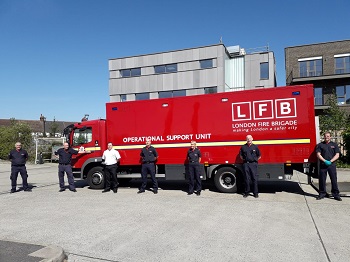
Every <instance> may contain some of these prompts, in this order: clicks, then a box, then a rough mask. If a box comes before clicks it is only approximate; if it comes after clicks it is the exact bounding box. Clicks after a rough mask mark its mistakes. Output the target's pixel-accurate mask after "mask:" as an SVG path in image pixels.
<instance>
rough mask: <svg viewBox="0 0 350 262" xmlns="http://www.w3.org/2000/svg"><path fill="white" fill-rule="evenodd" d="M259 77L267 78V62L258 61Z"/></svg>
mask: <svg viewBox="0 0 350 262" xmlns="http://www.w3.org/2000/svg"><path fill="white" fill-rule="evenodd" d="M260 79H269V63H268V62H265V63H260Z"/></svg>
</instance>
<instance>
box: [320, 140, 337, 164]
mask: <svg viewBox="0 0 350 262" xmlns="http://www.w3.org/2000/svg"><path fill="white" fill-rule="evenodd" d="M316 153H321V156H322V157H323V158H324V159H326V160H331V159H332V158H333V157H334V156H335V155H336V154H337V153H340V150H339V147H338V145H337V144H336V143H334V142H332V141H331V142H329V143H328V144H327V143H326V142H325V141H324V142H322V143H319V144H318V145H317V147H316Z"/></svg>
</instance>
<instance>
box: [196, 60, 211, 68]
mask: <svg viewBox="0 0 350 262" xmlns="http://www.w3.org/2000/svg"><path fill="white" fill-rule="evenodd" d="M199 64H200V67H201V69H204V68H212V67H213V59H205V60H200V61H199Z"/></svg>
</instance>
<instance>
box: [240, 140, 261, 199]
mask: <svg viewBox="0 0 350 262" xmlns="http://www.w3.org/2000/svg"><path fill="white" fill-rule="evenodd" d="M246 141H247V143H246V144H244V145H243V146H242V147H241V149H240V151H239V156H240V158H241V159H242V160H243V170H244V182H245V190H244V194H243V197H244V198H246V197H248V195H249V192H250V185H251V184H253V194H254V197H255V198H258V197H259V192H258V161H259V159H260V158H261V154H260V150H259V148H258V147H257V146H256V145H255V144H253V137H252V136H251V135H247V136H246Z"/></svg>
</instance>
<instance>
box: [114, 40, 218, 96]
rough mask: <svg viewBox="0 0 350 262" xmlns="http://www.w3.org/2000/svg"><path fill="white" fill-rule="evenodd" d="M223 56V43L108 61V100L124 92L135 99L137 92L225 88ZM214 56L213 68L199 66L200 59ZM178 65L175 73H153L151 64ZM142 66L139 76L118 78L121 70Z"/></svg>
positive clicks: (151, 92)
mask: <svg viewBox="0 0 350 262" xmlns="http://www.w3.org/2000/svg"><path fill="white" fill-rule="evenodd" d="M224 55H225V47H224V45H222V44H218V45H213V46H206V47H199V48H191V49H184V50H177V51H170V52H164V53H157V54H149V55H141V56H134V57H125V58H117V59H111V60H109V71H110V80H109V95H110V101H120V95H121V94H126V95H127V100H134V99H135V94H136V93H145V92H146V93H150V98H158V92H160V91H167V90H187V92H186V95H193V94H202V93H204V88H206V87H217V91H218V92H223V91H224ZM205 59H213V67H212V68H207V69H201V68H200V63H199V61H200V60H205ZM167 64H177V72H173V73H164V74H156V73H155V72H154V66H157V65H167ZM139 67H140V68H141V76H135V77H124V78H123V77H121V75H120V70H122V69H131V68H139Z"/></svg>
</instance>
